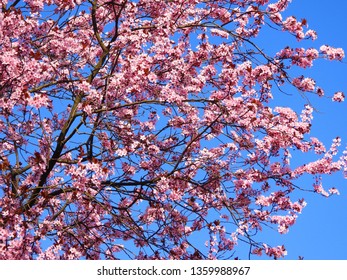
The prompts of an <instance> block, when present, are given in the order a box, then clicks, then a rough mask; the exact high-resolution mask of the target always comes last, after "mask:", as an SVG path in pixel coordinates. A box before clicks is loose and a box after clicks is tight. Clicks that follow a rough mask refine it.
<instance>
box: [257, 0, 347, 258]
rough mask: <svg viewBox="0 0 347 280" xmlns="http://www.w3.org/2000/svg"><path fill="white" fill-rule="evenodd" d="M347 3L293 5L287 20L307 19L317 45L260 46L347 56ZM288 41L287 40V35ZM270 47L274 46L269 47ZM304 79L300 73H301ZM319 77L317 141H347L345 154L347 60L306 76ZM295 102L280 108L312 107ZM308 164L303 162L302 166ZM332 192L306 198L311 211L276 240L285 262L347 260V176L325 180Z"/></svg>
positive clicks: (296, 1)
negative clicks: (336, 97)
mask: <svg viewBox="0 0 347 280" xmlns="http://www.w3.org/2000/svg"><path fill="white" fill-rule="evenodd" d="M346 10H347V1H345V0H331V1H329V2H326V1H314V0H293V1H292V3H291V5H290V7H289V9H288V10H287V12H286V13H285V15H287V16H289V15H295V16H296V18H298V19H302V18H305V19H306V20H307V21H308V25H309V28H310V29H314V30H316V31H317V33H318V39H317V40H316V41H314V42H312V41H305V42H299V43H297V42H296V41H295V39H289V38H288V37H283V38H282V37H281V36H282V35H281V34H279V37H278V38H277V37H276V39H274V38H268V37H266V36H267V34H264V36H262V35H263V34H261V35H260V37H259V40H258V42H259V43H261V46H262V47H263V48H264V49H265V50H268V52H270V53H271V52H274V51H275V52H276V51H278V50H279V48H280V47H285V46H286V45H289V46H303V47H305V48H307V47H316V48H319V47H320V46H321V45H323V44H327V45H331V46H334V47H342V48H343V49H344V50H345V53H346V54H347V32H346V30H347V17H346ZM271 34H274V32H271ZM283 36H284V34H283ZM269 42H270V44H269ZM298 73H300V72H298ZM301 73H302V74H304V75H305V74H307V75H309V76H311V77H313V78H314V79H315V80H316V82H317V85H319V86H321V87H322V88H324V89H325V93H326V98H316V97H315V96H312V95H308V97H309V100H310V102H311V103H312V105H313V106H314V107H315V109H316V110H317V111H316V112H315V113H314V119H313V126H312V132H311V136H315V137H317V138H319V139H321V140H322V141H323V142H324V144H325V145H326V147H327V148H329V147H330V144H331V140H332V139H333V138H335V137H336V136H340V137H341V138H342V146H341V152H342V149H345V147H346V146H347V129H346V119H347V103H333V102H331V96H332V95H333V93H334V92H336V91H340V90H341V91H344V92H345V93H347V59H346V58H345V59H344V62H343V63H340V62H330V61H324V60H321V61H316V63H314V66H313V68H312V69H308V70H306V71H301ZM289 93H290V94H292V95H290V96H283V95H282V96H280V97H278V95H277V96H275V98H277V100H276V103H277V104H280V105H281V106H290V107H292V108H296V109H297V110H301V108H302V105H303V104H305V103H307V101H306V100H304V99H303V98H301V97H300V95H299V94H298V93H297V92H296V93H295V92H293V93H291V92H289ZM301 160H302V161H307V159H305V158H301V159H300V161H301ZM300 182H301V185H304V186H306V187H310V186H311V185H312V182H313V179H312V177H311V176H308V177H307V178H305V180H301V181H300ZM324 183H325V187H326V189H328V188H330V187H336V188H338V189H339V191H340V195H339V196H333V197H330V198H324V197H319V196H317V195H312V194H309V193H307V194H306V193H304V194H302V195H303V197H305V199H306V201H307V203H308V205H307V207H306V208H305V209H304V211H303V213H302V215H300V216H299V218H298V220H297V223H296V224H295V225H294V226H293V227H292V228H291V229H290V231H289V233H288V234H286V235H278V234H277V235H274V237H273V238H274V239H273V240H272V242H271V243H273V244H282V243H284V244H285V246H286V248H287V251H288V255H287V257H286V258H285V259H298V256H303V257H304V258H305V259H323V260H329V259H347V238H346V230H347V216H346V215H347V180H346V179H344V178H343V176H342V174H335V175H332V176H328V177H324Z"/></svg>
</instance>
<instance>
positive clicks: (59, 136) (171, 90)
mask: <svg viewBox="0 0 347 280" xmlns="http://www.w3.org/2000/svg"><path fill="white" fill-rule="evenodd" d="M270 2H271V1H268V0H232V1H230V0H229V1H225V0H218V1H217V0H216V1H206V0H137V1H135V0H134V1H132V0H89V1H82V0H24V1H23V0H15V1H7V0H0V3H1V11H0V105H1V106H0V108H1V109H0V160H1V162H0V197H1V198H0V211H1V212H0V258H1V259H81V258H86V259H117V258H125V257H126V258H132V259H207V258H210V259H213V258H230V257H236V256H237V245H238V244H240V242H246V243H248V244H249V246H250V249H251V253H252V254H257V255H261V254H267V255H268V256H270V257H273V258H279V257H283V256H284V255H285V254H286V250H285V247H284V246H277V244H269V240H258V237H257V234H256V233H257V232H259V231H261V230H262V228H263V227H264V226H265V225H268V226H274V227H276V228H277V229H278V232H279V233H286V232H287V231H288V228H289V227H290V226H291V225H293V224H294V223H295V220H296V218H297V214H298V213H300V212H301V210H302V209H303V207H304V206H305V201H304V199H298V200H296V199H294V197H297V193H298V192H299V194H300V189H303V187H302V186H298V185H297V184H296V182H297V179H298V178H299V177H301V176H303V175H305V174H312V175H314V177H315V178H316V180H314V182H313V186H312V188H311V189H310V188H307V190H311V191H312V192H316V193H320V194H322V195H325V196H329V195H331V194H334V193H337V192H338V191H337V190H336V189H330V190H325V189H324V188H323V186H322V182H321V180H320V178H319V175H320V174H331V173H332V172H336V171H339V170H343V169H344V168H345V161H344V159H345V158H344V157H341V158H336V155H337V152H338V150H337V147H338V146H339V145H340V139H339V138H336V139H335V140H334V141H333V143H332V146H331V148H330V149H326V148H325V147H324V145H323V143H321V142H320V141H319V140H318V139H317V138H314V137H308V133H309V132H310V128H311V120H312V112H313V108H312V107H311V106H310V105H304V106H303V109H302V112H301V113H299V114H297V113H296V112H295V111H294V110H293V109H291V108H288V107H275V108H273V107H272V106H271V105H270V101H271V100H272V99H273V98H274V95H276V94H281V92H280V91H281V87H282V88H283V86H284V85H292V88H293V89H295V88H297V89H298V90H300V92H313V93H315V94H317V95H318V96H323V95H324V90H323V89H322V88H320V87H318V86H317V85H316V82H315V81H314V80H313V79H311V78H310V77H305V76H297V77H292V76H291V75H290V69H291V68H292V67H299V68H307V67H311V66H312V64H313V62H314V60H316V59H319V58H326V59H328V60H342V59H343V57H344V53H343V50H342V49H339V48H333V47H331V46H327V45H324V46H322V47H321V48H320V49H314V48H308V49H304V48H290V47H285V48H283V49H281V50H278V52H277V54H276V55H275V56H269V55H267V54H266V53H265V52H264V51H263V49H262V47H261V46H258V45H257V44H256V43H255V42H254V40H253V39H254V38H255V37H257V36H258V34H259V32H260V31H261V29H262V27H263V26H265V25H271V26H273V27H275V29H277V31H274V36H276V32H281V31H282V32H287V33H290V34H292V35H293V36H294V37H295V38H296V40H299V41H300V40H303V39H312V40H314V39H316V37H317V35H316V33H315V31H313V30H308V29H307V23H306V20H297V19H296V18H295V17H294V16H290V17H287V18H282V12H283V11H285V10H286V8H287V6H288V4H289V2H290V0H279V1H278V2H271V3H270ZM343 99H344V94H343V93H342V92H337V93H336V94H335V95H334V96H333V100H334V101H338V102H341V101H343ZM295 151H301V152H302V153H315V154H317V155H319V159H318V160H316V161H312V162H305V164H303V165H299V166H292V165H291V163H290V159H291V156H292V155H293V157H294V156H295V153H296V152H295ZM293 193H295V196H293ZM201 238H203V240H202V239H201ZM204 243H205V244H204Z"/></svg>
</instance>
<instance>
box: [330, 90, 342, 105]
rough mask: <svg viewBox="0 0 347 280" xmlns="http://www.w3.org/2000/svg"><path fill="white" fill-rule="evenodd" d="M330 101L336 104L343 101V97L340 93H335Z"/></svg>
mask: <svg viewBox="0 0 347 280" xmlns="http://www.w3.org/2000/svg"><path fill="white" fill-rule="evenodd" d="M332 100H333V101H336V102H343V101H344V100H345V95H344V93H343V92H341V91H338V92H335V93H334V96H333V98H332Z"/></svg>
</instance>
